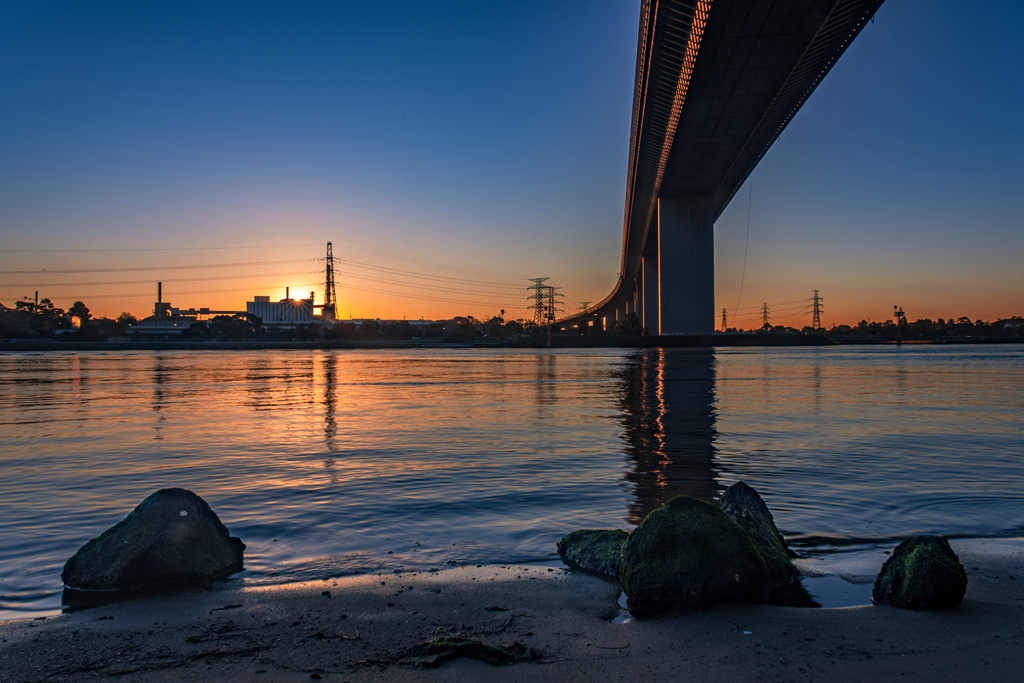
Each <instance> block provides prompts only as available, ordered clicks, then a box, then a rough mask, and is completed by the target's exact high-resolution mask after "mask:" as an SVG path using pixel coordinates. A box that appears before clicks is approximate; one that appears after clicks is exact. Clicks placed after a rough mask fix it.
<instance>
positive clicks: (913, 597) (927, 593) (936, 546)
mask: <svg viewBox="0 0 1024 683" xmlns="http://www.w3.org/2000/svg"><path fill="white" fill-rule="evenodd" d="M966 591H967V572H966V571H964V567H963V565H962V564H960V558H958V557H957V556H956V553H954V552H953V549H952V548H950V547H949V541H947V540H946V539H945V538H943V537H942V536H916V537H914V538H908V539H907V540H905V541H903V542H902V543H900V544H899V545H898V546H896V549H895V550H893V551H892V555H890V556H889V559H888V560H886V561H885V564H883V565H882V571H881V572H880V573H879V574H878V577H877V578H876V579H875V587H874V589H873V590H872V591H871V599H872V600H873V601H874V602H875V603H877V604H880V605H892V606H894V607H909V608H911V609H941V608H944V607H955V606H957V605H959V604H960V602H961V601H962V600H963V599H964V593H965V592H966Z"/></svg>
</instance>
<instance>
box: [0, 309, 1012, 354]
mask: <svg viewBox="0 0 1024 683" xmlns="http://www.w3.org/2000/svg"><path fill="white" fill-rule="evenodd" d="M138 322H139V320H138V319H137V318H136V317H135V316H134V315H132V314H131V313H127V312H125V313H121V315H119V316H117V318H116V319H109V318H95V317H93V316H92V314H91V312H90V311H89V307H88V306H86V305H85V303H84V302H81V301H76V302H74V304H72V306H71V308H69V309H67V310H66V311H65V310H64V309H62V308H59V307H57V306H55V305H54V304H53V302H52V301H50V299H41V300H40V301H39V302H38V303H36V302H35V301H34V300H30V299H23V300H21V301H17V302H15V304H14V306H13V307H7V306H5V305H4V304H3V303H0V339H33V338H56V337H60V338H63V339H69V340H70V339H80V340H107V339H110V338H111V337H114V338H117V337H126V336H128V335H131V334H132V329H131V326H132V325H134V324H136V323H138ZM76 323H77V326H76ZM546 329H547V328H546V327H545V326H543V325H536V324H535V323H534V322H533V321H532V320H525V319H522V318H520V319H517V320H507V319H506V318H505V316H504V311H502V312H501V314H500V315H495V316H492V317H490V318H487V319H479V318H476V317H474V316H471V315H465V316H456V317H454V318H452V319H451V320H441V321H433V322H428V323H425V324H421V323H419V322H417V321H408V320H379V319H378V320H362V321H346V320H336V321H333V322H329V323H319V322H316V323H312V324H306V325H298V326H296V327H295V328H292V329H287V330H271V329H268V328H267V327H266V326H264V325H263V321H262V320H261V319H260V318H259V316H256V315H252V314H248V313H236V314H234V315H218V316H214V317H213V318H210V319H209V320H205V321H198V322H195V323H193V324H192V325H191V326H190V327H189V329H188V330H185V331H184V332H182V334H181V339H183V340H188V339H191V340H195V341H200V340H210V339H219V340H226V341H241V340H254V339H264V340H282V339H283V340H297V341H314V340H318V339H324V340H344V339H347V340H361V341H375V340H424V341H429V340H437V341H439V342H447V343H460V342H480V341H494V342H505V341H510V340H515V339H523V338H529V337H532V336H536V337H541V336H543V335H544V334H546ZM726 331H727V332H735V333H751V334H801V333H803V334H820V335H823V336H827V337H829V338H831V339H835V340H872V341H887V340H891V339H896V338H897V334H898V336H899V337H900V338H901V339H904V340H921V341H934V340H943V339H950V340H965V341H966V340H973V341H1007V340H1010V341H1014V340H1020V341H1024V317H1022V316H1014V317H1012V318H1007V319H1004V320H998V321H994V322H985V321H983V320H974V321H972V320H971V319H970V318H968V317H966V316H962V317H960V318H950V319H948V320H946V319H943V318H939V319H938V320H931V319H929V318H924V319H920V320H915V321H913V322H909V321H908V322H905V323H903V324H901V325H900V327H899V330H898V333H897V326H896V323H895V322H894V321H892V320H885V321H882V322H873V321H867V320H861V321H860V322H859V323H857V324H856V325H833V326H832V327H831V328H819V329H814V328H812V327H810V326H808V327H804V328H802V329H797V328H794V327H788V326H784V325H777V326H765V327H762V328H759V329H754V330H743V329H735V328H732V329H729V330H726ZM646 333H647V331H646V330H645V329H644V328H643V327H642V326H641V325H640V323H639V321H638V319H637V317H636V315H635V314H632V313H631V314H629V315H627V316H626V318H625V320H620V321H616V322H613V323H610V324H609V325H608V327H607V329H605V328H603V327H602V326H601V325H599V324H595V325H591V326H589V327H587V328H585V329H583V330H580V331H574V332H563V333H561V334H583V335H603V334H608V335H615V336H630V335H641V334H646Z"/></svg>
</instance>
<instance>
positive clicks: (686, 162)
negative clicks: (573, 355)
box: [557, 0, 883, 335]
mask: <svg viewBox="0 0 1024 683" xmlns="http://www.w3.org/2000/svg"><path fill="white" fill-rule="evenodd" d="M882 2H883V0H642V5H641V8H640V27H639V35H638V37H637V57H636V80H635V84H634V91H633V124H632V132H631V135H630V145H629V171H628V176H627V179H626V183H627V184H626V210H625V220H624V224H623V231H622V264H621V268H620V275H619V280H618V283H617V284H616V286H615V289H614V290H612V292H611V293H610V294H609V295H608V296H607V297H605V299H604V300H603V301H601V302H600V303H598V304H596V305H595V306H592V307H590V308H589V309H587V310H586V311H583V312H581V313H577V314H575V315H572V316H569V317H566V318H564V319H562V320H560V321H559V322H558V325H557V326H558V327H560V328H566V327H573V326H580V325H584V324H591V323H593V322H594V321H601V322H602V323H604V324H606V325H607V324H609V323H612V322H614V321H618V320H625V319H627V316H631V315H635V316H636V319H637V321H638V322H639V323H640V324H641V325H642V326H643V327H645V328H647V330H648V331H649V332H650V333H651V334H660V335H673V334H710V333H711V332H713V331H714V327H715V301H714V293H715V276H714V223H715V220H716V219H717V218H718V216H719V215H721V213H722V212H723V211H724V210H725V207H726V206H727V205H728V204H729V201H730V200H731V199H732V197H733V195H734V194H735V193H736V192H737V190H739V188H740V186H741V185H742V184H743V182H744V181H745V180H746V179H747V176H748V175H750V173H751V171H753V170H754V167H755V166H756V165H757V163H758V162H759V161H760V160H761V158H762V157H763V156H764V155H765V153H766V152H767V151H768V149H769V148H770V147H771V145H772V143H773V142H775V140H776V139H777V138H778V137H779V135H780V134H781V133H782V131H783V130H784V129H785V127H786V125H787V124H788V123H789V122H790V121H791V120H792V119H793V116H794V115H795V114H796V113H797V112H798V111H799V110H800V107H801V106H802V105H803V103H804V102H806V101H807V98H808V97H809V96H810V95H811V93H812V92H813V91H814V89H815V88H816V87H817V86H818V84H819V83H820V82H821V81H822V79H823V78H824V77H825V76H826V75H827V74H828V72H829V70H830V69H831V68H832V66H833V65H834V64H835V63H836V61H837V60H838V59H839V57H840V56H842V54H843V52H844V51H845V50H846V48H847V47H848V46H849V45H850V43H851V42H852V41H853V40H854V38H856V37H857V35H858V34H859V33H860V31H861V29H862V28H863V27H864V25H865V24H867V23H868V22H869V21H870V20H871V18H872V17H873V16H874V14H875V12H876V11H877V10H878V8H879V7H880V6H881V4H882Z"/></svg>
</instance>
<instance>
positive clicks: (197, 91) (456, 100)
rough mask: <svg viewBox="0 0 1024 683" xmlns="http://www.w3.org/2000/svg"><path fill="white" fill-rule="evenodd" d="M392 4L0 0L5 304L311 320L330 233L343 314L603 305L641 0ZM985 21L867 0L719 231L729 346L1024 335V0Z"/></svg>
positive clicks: (610, 275)
mask: <svg viewBox="0 0 1024 683" xmlns="http://www.w3.org/2000/svg"><path fill="white" fill-rule="evenodd" d="M399 5H400V8H395V9H394V11H392V12H389V13H388V15H387V17H386V18H385V17H382V16H380V15H379V13H378V12H377V11H376V10H375V9H373V8H371V7H363V6H360V5H357V4H352V3H337V4H327V5H302V6H294V7H292V6H289V7H288V8H287V9H283V7H282V6H277V5H273V4H272V5H270V6H262V5H261V6H248V5H247V6H233V5H220V4H215V5H212V6H206V5H203V6H200V5H192V4H188V3H185V4H180V3H164V2H155V3H141V4H134V5H129V6H122V5H114V4H108V3H105V2H99V3H89V4H88V5H83V4H81V3H77V2H63V1H58V2H55V3H46V4H45V5H40V4H38V3H32V2H13V3H4V5H3V6H2V7H0V57H2V58H3V60H4V63H5V64H8V65H14V66H13V68H8V69H4V70H3V71H2V72H0V88H2V91H3V92H4V93H5V94H6V96H7V98H8V101H9V102H12V103H16V105H14V106H8V107H4V108H3V109H2V111H0V122H2V124H3V125H2V126H0V232H2V238H3V249H0V303H3V304H4V305H6V306H13V305H14V304H15V302H16V301H19V300H25V299H26V298H27V299H28V300H33V299H34V297H35V296H36V293H37V292H38V296H39V297H40V298H48V299H50V300H51V301H52V302H53V303H54V304H56V305H58V306H60V307H62V308H65V309H66V308H68V307H69V306H70V305H71V304H72V303H73V302H74V301H84V302H85V303H86V305H87V306H88V307H89V308H90V310H91V311H92V312H93V315H95V316H105V317H110V318H114V317H117V316H118V315H119V314H120V313H121V312H130V313H133V314H134V315H136V316H138V317H144V316H146V315H150V314H152V312H153V309H154V302H155V301H156V298H157V297H156V287H157V284H156V283H157V282H162V283H163V301H164V302H170V303H171V305H173V306H175V307H179V308H191V307H194V308H201V307H205V308H209V309H211V310H220V311H242V310H245V305H246V302H247V301H250V300H252V297H253V296H255V295H269V296H270V297H271V299H272V300H274V301H277V300H279V299H281V298H284V296H285V294H284V292H285V287H288V288H289V292H290V293H289V296H290V297H291V298H293V299H301V298H305V297H308V294H309V292H311V291H312V292H313V293H314V299H315V303H316V304H317V305H320V304H322V303H323V302H324V299H325V292H324V253H325V249H324V248H325V245H326V243H327V242H328V241H332V242H333V245H334V250H335V251H334V256H335V266H336V271H337V296H338V299H339V301H338V308H337V318H338V319H341V320H345V319H349V318H382V319H398V320H401V319H408V320H418V319H420V318H423V319H446V318H451V317H453V316H456V315H472V316H475V317H477V318H480V319H489V318H490V317H492V316H495V315H498V314H499V311H502V310H504V311H505V317H506V318H508V319H516V318H528V317H530V316H531V312H530V311H529V309H528V306H529V302H528V300H527V299H526V296H527V293H526V287H528V286H529V281H528V278H534V277H549V278H550V283H551V284H553V285H555V286H558V287H561V288H562V289H561V290H560V291H561V292H562V293H563V294H564V295H565V304H564V307H563V308H564V310H563V311H562V312H563V313H573V312H575V311H577V310H579V309H580V307H581V304H582V302H587V301H589V302H596V301H599V300H600V299H602V298H603V297H604V296H605V295H606V294H608V293H609V292H610V291H611V289H612V288H613V286H614V285H615V283H616V281H617V276H618V268H619V263H620V250H621V246H622V244H621V239H622V225H623V207H624V195H625V187H626V177H625V172H626V164H627V159H628V145H629V131H630V122H631V115H632V110H631V106H632V101H631V98H632V94H633V79H634V75H635V74H634V65H635V57H636V25H637V11H638V8H637V6H636V4H635V3H622V2H616V1H613V0H603V1H600V2H582V1H580V0H575V1H571V2H565V3H557V4H556V5H554V6H550V5H549V4H548V3H539V2H538V3H527V4H525V5H519V4H517V5H515V6H508V7H506V6H503V5H500V4H494V3H485V4H480V5H476V6H473V7H472V8H471V9H467V8H465V7H463V6H462V5H458V6H455V5H448V4H440V5H438V4H434V3H404V2H403V3H399ZM275 7H276V9H273V8H275ZM988 7H989V9H988V11H985V10H984V8H979V9H978V11H973V12H969V13H964V12H962V11H959V9H960V5H958V4H953V3H952V2H951V1H946V2H941V3H939V4H938V5H936V4H935V3H931V2H929V3H925V2H923V0H916V1H909V0H908V1H901V2H888V3H886V4H884V5H883V6H882V8H881V9H880V11H879V12H878V14H877V16H876V19H875V21H874V22H873V23H871V24H869V25H868V26H867V27H866V28H865V30H864V31H863V33H862V34H861V35H860V36H859V37H858V39H857V40H856V42H855V43H854V44H853V45H852V47H851V48H850V49H849V50H848V51H847V53H846V54H845V55H844V56H843V58H842V59H841V60H840V61H839V63H838V64H837V66H836V67H835V68H834V69H833V70H832V72H831V73H830V74H829V76H828V78H826V79H825V80H824V82H823V83H822V84H821V86H820V87H819V88H818V89H817V91H816V92H815V93H814V94H813V96H812V97H811V98H810V100H809V101H808V102H807V104H806V105H805V106H804V107H803V109H802V110H801V111H800V112H799V114H798V115H797V116H796V118H795V119H794V120H793V122H792V123H791V124H790V125H789V127H788V128H787V129H786V131H785V134H784V135H783V136H782V137H781V138H780V139H779V140H778V141H777V142H776V143H775V145H774V146H773V147H772V149H771V150H770V151H769V153H768V154H767V155H766V156H765V157H764V159H763V160H762V161H761V162H760V164H759V166H758V167H757V168H756V169H755V171H754V173H753V175H752V176H751V178H750V180H749V181H748V184H747V185H744V186H743V187H742V188H741V189H740V190H739V192H738V193H737V194H736V195H735V197H734V198H733V200H732V203H731V205H730V206H729V207H728V208H727V209H726V211H725V212H724V213H723V214H722V216H721V217H720V218H719V220H718V222H717V224H716V228H715V240H716V247H715V255H716V256H715V257H716V263H715V278H716V293H715V294H716V301H715V307H716V311H717V315H716V321H715V327H716V328H718V327H719V326H720V320H721V313H722V310H723V309H724V310H725V314H726V318H727V320H728V321H729V324H730V325H735V326H739V327H743V328H748V329H749V328H752V327H759V326H760V325H761V319H762V314H763V311H764V308H765V307H767V308H768V309H769V311H770V321H771V322H772V324H786V325H791V326H795V327H802V326H804V325H807V324H809V323H810V313H809V308H808V301H809V299H810V298H811V296H812V292H813V291H814V290H819V291H820V294H821V296H822V298H823V300H824V315H823V322H824V323H825V325H826V326H831V325H833V324H839V323H848V324H853V323H856V322H858V321H859V320H862V319H867V320H884V319H888V318H889V317H890V315H891V311H892V308H893V306H894V305H899V306H902V307H903V308H904V310H905V311H906V312H907V316H908V317H909V318H910V319H917V318H932V319H937V318H947V319H948V318H950V317H960V316H967V317H969V318H971V319H978V318H980V319H983V320H996V319H999V318H1006V317H1010V316H1012V315H1021V314H1024V303H1022V299H1021V296H1020V292H1022V291H1024V269H1022V268H1021V267H1020V255H1021V254H1024V230H1022V229H1021V227H1022V218H1024V199H1022V197H1024V193H1021V192H1020V187H1021V186H1022V185H1024V167H1022V165H1021V164H1020V163H1019V160H1020V158H1021V157H1022V156H1024V133H1022V129H1021V127H1020V126H1019V121H1018V119H1019V113H1020V111H1024V91H1022V89H1021V88H1020V87H1017V85H1016V84H1017V80H1018V79H1019V76H1018V75H1019V74H1020V73H1021V72H1024V47H1022V44H1021V42H1020V41H1019V40H1018V39H1017V36H1016V33H1015V30H1016V28H1015V27H1016V26H1017V25H1019V24H1020V21H1021V20H1024V6H1018V5H1017V4H1013V3H1009V4H1008V3H994V4H991V5H990V6H988ZM460 8H461V9H460ZM200 16H201V20H200V19H199V18H200ZM992 16H998V17H999V20H998V21H992V20H991V17H992ZM484 27H486V30H484ZM565 27H572V30H565ZM227 35H230V36H232V39H231V45H232V46H233V47H232V48H231V50H226V48H225V47H224V42H223V38H224V36H227ZM129 36H134V37H135V38H129ZM182 44H188V45H190V46H191V48H190V49H189V50H188V51H184V52H183V51H182V50H181V45H182ZM524 44H529V45H530V46H531V49H530V50H529V51H528V52H527V53H524V51H523V50H522V45H524ZM949 45H958V46H960V49H957V50H955V51H954V50H950V49H949V47H948V46H949ZM267 64H275V68H274V69H272V70H267V69H266V68H265V65H267ZM398 83H400V84H403V85H402V87H401V88H397V87H395V84H398ZM499 83H500V86H499V85H498V84H499ZM949 83H956V84H957V92H956V96H955V97H951V96H950V92H949V88H948V84H949ZM43 84H46V85H45V87H44V85H43ZM68 103H70V104H71V106H68Z"/></svg>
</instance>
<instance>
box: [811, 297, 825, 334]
mask: <svg viewBox="0 0 1024 683" xmlns="http://www.w3.org/2000/svg"><path fill="white" fill-rule="evenodd" d="M813 301H814V304H813V309H812V310H813V318H812V320H811V327H813V328H814V329H816V330H819V329H821V314H822V313H824V311H825V307H824V306H823V305H822V302H823V301H824V299H822V298H821V297H820V296H818V290H814V299H813Z"/></svg>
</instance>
